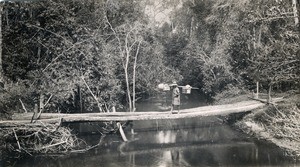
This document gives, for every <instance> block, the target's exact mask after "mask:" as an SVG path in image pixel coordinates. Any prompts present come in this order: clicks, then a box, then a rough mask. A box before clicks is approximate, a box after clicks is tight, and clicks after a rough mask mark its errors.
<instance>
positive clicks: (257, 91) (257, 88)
mask: <svg viewBox="0 0 300 167" xmlns="http://www.w3.org/2000/svg"><path fill="white" fill-rule="evenodd" d="M258 93H259V82H258V81H257V82H256V95H255V98H257V99H258Z"/></svg>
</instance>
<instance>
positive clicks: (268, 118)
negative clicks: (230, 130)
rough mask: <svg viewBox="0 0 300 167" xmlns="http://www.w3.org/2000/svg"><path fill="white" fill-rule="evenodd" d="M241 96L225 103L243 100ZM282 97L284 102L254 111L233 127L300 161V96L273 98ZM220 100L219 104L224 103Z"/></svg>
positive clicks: (292, 94) (285, 95) (290, 95)
mask: <svg viewBox="0 0 300 167" xmlns="http://www.w3.org/2000/svg"><path fill="white" fill-rule="evenodd" d="M246 96H247V95H242V96H240V97H239V98H237V97H235V98H234V99H228V98H226V102H229V101H231V100H235V99H243V98H245V97H246ZM275 96H276V97H279V96H281V97H282V96H284V100H283V101H281V102H278V103H276V105H272V104H270V105H268V106H265V107H263V108H260V109H255V110H254V111H253V112H251V113H250V114H248V115H246V116H245V117H244V118H243V119H242V120H239V121H237V122H236V123H235V124H234V126H236V127H237V128H238V129H241V130H242V131H243V132H244V133H247V134H250V135H251V136H253V137H255V138H257V139H259V140H264V141H267V142H270V143H273V144H275V145H277V146H278V147H280V148H281V149H282V150H284V151H285V153H286V155H287V156H289V157H293V158H294V159H295V160H300V121H299V120H300V109H299V106H300V101H299V99H300V94H296V93H291V94H277V95H274V97H275ZM226 102H224V101H222V100H220V103H226Z"/></svg>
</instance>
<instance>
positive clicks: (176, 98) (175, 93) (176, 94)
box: [171, 82, 180, 113]
mask: <svg viewBox="0 0 300 167" xmlns="http://www.w3.org/2000/svg"><path fill="white" fill-rule="evenodd" d="M171 87H172V88H173V90H172V107H171V112H172V113H173V110H175V109H177V110H178V113H179V110H180V90H179V88H178V85H177V83H176V82H173V84H171Z"/></svg>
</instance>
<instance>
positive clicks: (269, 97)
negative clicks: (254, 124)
mask: <svg viewBox="0 0 300 167" xmlns="http://www.w3.org/2000/svg"><path fill="white" fill-rule="evenodd" d="M271 91H272V84H271V83H270V85H269V90H268V99H267V102H268V103H270V102H271V101H272V98H271Z"/></svg>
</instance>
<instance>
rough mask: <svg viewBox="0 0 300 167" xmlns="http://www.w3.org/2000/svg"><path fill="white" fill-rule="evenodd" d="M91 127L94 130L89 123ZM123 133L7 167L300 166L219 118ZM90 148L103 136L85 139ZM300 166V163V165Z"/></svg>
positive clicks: (146, 124) (146, 125)
mask: <svg viewBox="0 0 300 167" xmlns="http://www.w3.org/2000/svg"><path fill="white" fill-rule="evenodd" d="M89 126H94V125H91V124H89ZM132 128H133V129H134V130H135V133H134V134H131V131H130V127H128V128H127V129H125V132H126V136H127V138H128V140H129V141H128V142H123V141H122V138H121V137H120V135H119V134H111V135H107V136H106V137H105V138H104V141H103V143H102V145H101V146H99V147H97V148H95V149H92V150H90V151H88V152H86V153H77V154H71V155H68V156H54V157H45V156H33V157H26V158H22V159H14V160H12V161H11V162H10V163H7V162H5V163H4V162H3V163H2V165H6V164H10V165H11V166H16V167H18V166H22V167H35V166H36V167H39V166H43V167H93V166H101V167H106V166H108V167H126V166H130V167H143V166H144V167H148V166H149V167H169V166H182V167H183V166H195V167H196V166H197V167H198V166H251V167H252V166H296V165H297V164H295V162H294V161H293V160H291V159H289V158H287V157H285V156H284V152H283V151H281V150H280V149H278V148H277V147H275V146H273V145H269V144H266V143H264V142H262V141H257V140H255V139H253V138H251V137H249V136H247V135H245V134H243V133H240V132H239V131H237V130H235V129H233V128H232V127H231V126H229V125H228V124H226V123H225V122H224V121H223V120H222V119H220V118H218V117H203V118H193V119H180V120H168V121H160V120H158V121H135V122H132ZM80 137H81V138H82V139H85V140H86V142H87V143H88V144H91V145H92V144H96V143H98V141H99V139H100V136H99V135H98V134H94V135H88V136H86V135H83V136H80ZM298 165H300V164H298Z"/></svg>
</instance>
